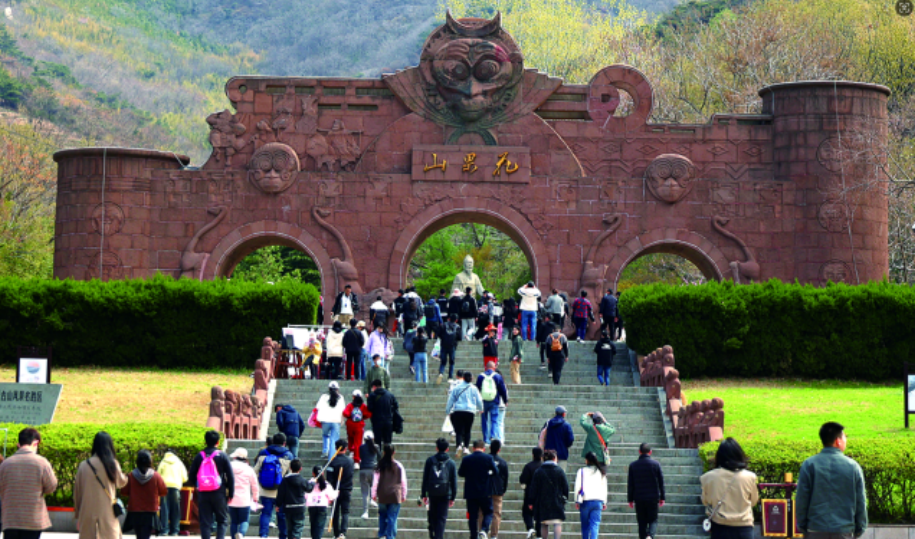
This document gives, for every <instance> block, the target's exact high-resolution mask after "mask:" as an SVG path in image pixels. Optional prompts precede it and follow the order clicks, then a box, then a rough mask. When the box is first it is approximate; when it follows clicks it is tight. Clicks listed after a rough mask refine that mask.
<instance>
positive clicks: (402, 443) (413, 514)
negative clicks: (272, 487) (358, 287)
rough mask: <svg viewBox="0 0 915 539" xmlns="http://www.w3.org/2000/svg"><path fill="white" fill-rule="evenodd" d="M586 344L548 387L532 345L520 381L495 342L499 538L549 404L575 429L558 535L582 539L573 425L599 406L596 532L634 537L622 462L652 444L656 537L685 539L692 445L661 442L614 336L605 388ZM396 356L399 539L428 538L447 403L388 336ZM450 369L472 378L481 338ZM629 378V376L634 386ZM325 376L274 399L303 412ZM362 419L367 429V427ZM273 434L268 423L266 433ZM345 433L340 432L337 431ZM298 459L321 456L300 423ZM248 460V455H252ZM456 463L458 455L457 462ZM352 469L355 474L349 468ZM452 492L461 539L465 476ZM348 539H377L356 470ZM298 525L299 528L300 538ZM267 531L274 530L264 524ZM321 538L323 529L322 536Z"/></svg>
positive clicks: (517, 534)
mask: <svg viewBox="0 0 915 539" xmlns="http://www.w3.org/2000/svg"><path fill="white" fill-rule="evenodd" d="M593 348H594V343H593V342H585V343H576V342H570V343H569V349H570V357H569V362H568V363H566V365H565V368H564V369H563V371H562V377H561V383H560V385H553V383H552V381H551V379H550V377H549V375H548V372H547V370H545V369H543V370H541V369H540V368H539V367H540V359H539V350H538V349H537V348H536V346H534V344H533V343H525V348H524V351H525V360H524V363H523V365H522V368H521V379H522V384H521V385H514V384H511V383H510V381H509V378H510V376H509V368H508V359H507V358H508V352H509V350H510V346H509V344H508V343H507V342H504V343H500V346H499V353H500V358H501V361H500V370H501V371H502V372H503V373H504V376H505V378H506V383H507V386H508V392H509V402H508V408H507V415H506V420H505V440H504V442H505V444H506V445H505V447H503V449H502V451H501V456H502V457H503V458H504V459H505V460H506V461H508V464H509V487H508V491H507V492H506V494H505V498H504V502H503V508H502V525H501V530H500V531H499V537H503V538H516V539H517V538H521V537H523V536H524V535H526V532H527V530H526V528H525V526H524V521H523V520H522V518H521V504H522V502H521V500H522V495H523V491H522V490H521V488H520V484H519V482H518V478H519V477H520V475H521V469H522V468H523V467H524V465H525V464H526V463H527V462H529V461H530V459H531V448H532V447H533V446H535V445H536V444H537V439H538V434H539V432H540V428H541V427H542V426H543V424H544V422H545V421H547V420H548V419H549V418H550V417H552V416H553V414H554V409H555V407H556V406H557V405H560V404H561V405H563V406H565V407H566V409H567V410H568V414H567V419H568V421H569V422H570V423H571V424H572V427H573V430H574V432H575V445H574V446H573V447H572V448H571V450H570V458H569V466H568V480H569V488H570V502H569V503H567V504H566V522H565V524H564V525H563V533H564V534H567V535H568V536H570V537H573V536H580V534H581V526H580V523H579V517H578V512H577V510H576V509H575V504H574V499H575V496H574V492H571V491H572V490H574V484H575V474H576V473H577V471H578V469H579V468H580V467H581V465H582V464H583V462H584V459H583V458H582V457H581V449H582V446H583V442H584V439H585V432H584V430H583V429H582V428H581V427H580V426H579V420H580V418H581V416H582V415H583V414H584V413H586V412H590V411H598V410H599V411H601V412H602V413H603V414H604V416H605V417H606V418H607V421H608V423H609V424H611V425H612V426H613V427H614V428H615V429H616V434H615V435H614V436H613V437H612V438H611V439H610V440H609V441H608V444H609V447H610V455H611V457H612V462H611V464H610V466H609V468H608V475H607V480H608V490H609V495H608V502H607V510H606V511H604V512H603V516H602V520H601V526H600V534H601V536H605V537H620V538H622V537H626V538H633V537H637V536H638V528H637V525H636V519H635V511H634V510H633V509H630V508H629V505H628V504H627V503H626V480H627V470H628V465H629V463H630V462H632V461H633V460H635V459H636V458H637V457H638V447H639V444H640V443H642V442H647V443H649V444H651V446H652V448H653V457H654V458H655V459H657V460H658V461H659V462H660V463H661V466H662V468H663V472H664V479H665V486H666V493H667V503H666V504H665V505H664V507H663V508H661V509H660V517H659V523H658V531H657V535H659V536H663V537H664V538H674V539H687V538H697V537H700V536H702V535H704V534H703V533H702V528H701V521H702V518H703V515H702V513H703V508H702V506H701V504H700V500H699V495H700V486H699V476H700V475H701V473H702V466H701V462H700V461H699V458H698V455H697V452H696V450H694V449H672V448H668V441H667V440H668V439H667V436H666V434H665V429H664V423H663V418H662V415H661V407H660V404H659V400H658V392H657V389H656V388H640V387H635V386H636V385H637V380H638V376H637V374H636V375H635V376H633V372H632V368H631V363H630V360H629V351H628V349H627V348H626V346H625V344H623V343H618V345H617V356H616V358H615V362H614V367H613V371H612V375H611V378H612V380H611V382H612V385H610V386H609V387H603V386H600V385H598V383H597V376H596V366H595V355H594V352H593ZM395 349H396V350H397V355H396V357H395V358H394V360H393V362H392V365H390V371H391V378H392V386H393V387H392V388H391V391H392V392H393V393H394V395H395V396H396V397H397V401H398V403H399V405H400V411H401V414H402V415H403V417H404V420H405V424H404V432H403V434H402V435H395V436H394V445H395V447H396V454H395V459H397V460H398V461H400V462H402V463H403V464H404V466H406V468H407V480H408V486H409V499H408V500H407V501H406V502H405V503H404V504H403V506H402V508H401V511H400V517H399V519H398V532H397V535H398V538H401V539H426V538H428V537H429V533H428V531H427V524H426V522H427V521H426V510H425V508H424V507H420V506H418V504H417V498H418V497H419V494H420V486H421V484H422V470H423V465H424V463H425V460H426V458H427V457H429V456H430V455H431V454H433V453H434V452H435V440H436V439H437V438H439V437H440V436H445V437H446V438H448V439H449V440H450V441H451V442H452V456H453V441H454V439H453V437H450V436H449V435H448V434H447V433H444V434H443V433H442V430H441V427H442V423H443V421H444V416H445V405H446V401H447V389H448V383H447V370H446V372H445V375H446V380H445V381H443V382H442V384H441V385H437V384H436V383H435V381H436V377H437V375H438V363H437V361H436V362H433V361H430V366H429V383H428V384H422V383H416V382H414V381H412V379H411V375H410V370H409V358H408V356H407V354H406V352H405V351H404V350H403V349H402V347H401V345H400V342H395ZM455 355H456V362H455V370H457V369H471V370H472V371H473V373H474V376H475V377H476V375H477V374H479V373H480V372H481V371H482V368H483V359H482V346H481V344H480V343H479V342H462V343H460V345H459V346H458V348H457V353H456V354H455ZM634 380H635V383H634ZM340 385H341V392H342V394H343V395H344V396H345V398H346V399H347V401H348V400H349V399H350V395H351V394H352V391H353V390H354V389H357V388H358V389H362V387H363V384H362V383H361V382H341V384H340ZM326 388H327V381H326V380H278V381H277V390H276V395H275V398H274V402H275V403H280V404H291V405H293V406H294V407H295V408H296V409H297V410H299V412H300V413H301V414H302V416H303V417H307V415H308V414H309V413H310V412H311V409H312V408H313V407H314V404H315V403H316V402H317V399H318V398H319V396H320V394H321V393H322V392H325V391H326V390H327V389H326ZM370 423H371V422H370V421H366V428H369V427H370ZM473 429H474V430H473V437H474V438H477V437H481V427H480V418H479V416H477V418H476V419H475V421H474V425H473ZM274 432H276V425H275V423H274V422H273V421H271V429H270V433H271V434H272V433H274ZM341 436H342V437H345V429H341ZM239 446H242V447H246V448H247V449H248V451H249V453H251V454H252V457H253V455H254V454H256V452H257V451H258V450H260V449H261V448H263V446H264V444H263V443H262V442H246V441H237V440H231V441H230V451H231V449H233V448H235V447H239ZM298 456H299V458H300V459H301V460H302V462H303V469H304V470H306V472H305V473H308V471H310V470H311V467H312V466H314V465H316V464H323V462H322V459H321V431H320V429H312V428H309V429H307V432H306V433H305V434H304V435H303V436H302V438H301V443H300V446H299V455H298ZM252 462H253V459H252ZM456 463H457V464H458V465H460V460H459V459H458V460H457V461H456ZM357 474H358V472H357ZM458 482H459V484H458V499H457V500H456V502H455V505H454V508H453V509H451V511H450V512H449V519H448V526H447V532H446V533H447V535H448V536H449V537H454V538H457V537H467V535H468V533H469V531H468V527H467V521H466V505H465V503H464V500H463V499H462V495H463V488H464V484H463V483H464V481H463V479H460V478H459V480H458ZM352 500H353V501H352V504H351V506H350V520H349V532H348V533H347V537H348V538H358V539H370V538H375V537H377V536H378V534H377V531H378V518H377V511H376V510H375V509H374V508H371V509H370V510H369V519H368V520H363V519H362V518H360V516H361V514H362V500H361V493H360V490H359V482H358V477H356V478H355V488H354V490H353V496H352ZM251 525H252V529H251V530H250V531H249V532H248V534H249V535H257V531H256V530H257V527H256V526H257V518H256V517H254V516H252V518H251ZM307 530H308V528H307V525H306V535H307V533H308V532H307ZM271 533H272V534H275V533H276V530H272V532H271ZM327 535H328V536H329V535H330V534H327Z"/></svg>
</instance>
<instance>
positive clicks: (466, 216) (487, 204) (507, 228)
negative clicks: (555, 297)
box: [388, 198, 552, 290]
mask: <svg viewBox="0 0 915 539" xmlns="http://www.w3.org/2000/svg"><path fill="white" fill-rule="evenodd" d="M458 223H476V224H483V225H489V226H492V227H494V228H496V229H498V230H500V231H501V232H503V233H505V234H506V235H508V237H510V238H511V239H512V241H514V242H515V243H516V244H518V246H519V247H520V248H521V250H522V251H523V252H524V255H525V256H526V257H527V260H528V263H529V264H530V266H531V273H532V274H533V276H534V282H536V283H537V285H538V286H540V287H544V286H545V287H549V286H551V283H552V280H551V274H550V264H549V258H548V253H547V250H546V248H545V247H544V245H543V242H541V240H540V235H539V234H538V233H537V231H536V230H535V229H534V227H533V226H531V224H530V222H528V220H527V219H526V218H525V217H524V216H523V215H521V214H520V213H519V212H517V211H516V210H514V209H512V208H510V207H508V206H506V205H504V204H502V203H500V202H499V201H496V200H491V199H484V198H460V199H447V200H444V201H442V202H439V203H438V204H435V205H433V206H430V207H428V208H426V209H425V210H424V211H422V212H420V213H419V214H417V215H416V217H414V218H413V220H412V221H411V223H410V224H409V225H408V226H407V227H406V228H405V229H404V230H403V232H401V233H400V236H399V237H398V238H397V241H396V242H395V244H394V249H393V252H392V253H391V262H390V265H389V266H388V286H389V287H390V288H391V289H392V290H397V289H398V288H403V284H404V281H405V272H406V266H407V264H408V263H409V261H410V259H411V258H412V257H413V255H414V254H415V253H416V250H417V249H418V248H419V246H420V245H422V243H423V242H424V241H425V240H426V239H427V238H428V237H429V236H431V235H432V234H434V233H435V232H437V231H439V230H441V229H442V228H445V227H446V226H449V225H454V224H458Z"/></svg>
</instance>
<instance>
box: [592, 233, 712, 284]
mask: <svg viewBox="0 0 915 539" xmlns="http://www.w3.org/2000/svg"><path fill="white" fill-rule="evenodd" d="M657 253H668V254H674V255H677V256H682V257H683V258H685V259H687V260H689V261H690V262H692V263H693V264H695V265H696V267H697V268H699V270H700V271H701V272H702V273H703V275H705V277H706V278H707V279H714V280H716V281H720V280H722V279H726V278H728V277H729V276H730V273H729V272H730V268H729V266H728V260H727V258H725V256H724V253H722V252H721V250H719V249H718V247H716V246H715V244H713V243H712V242H711V241H709V240H708V239H707V238H705V237H703V236H702V235H700V234H697V233H696V232H692V231H689V230H682V229H656V230H652V231H650V232H646V233H644V234H640V235H639V236H637V237H635V238H633V239H631V240H630V241H629V242H628V243H626V245H624V246H623V247H622V248H620V249H617V250H616V253H615V254H614V256H613V258H612V259H611V260H610V263H609V264H608V265H607V271H606V272H605V277H609V278H610V280H609V281H607V282H609V283H612V285H613V289H614V290H617V288H618V285H619V280H620V276H621V275H622V274H623V270H624V269H626V266H628V265H629V263H630V262H632V261H634V260H635V259H637V258H640V257H642V256H645V255H649V254H657Z"/></svg>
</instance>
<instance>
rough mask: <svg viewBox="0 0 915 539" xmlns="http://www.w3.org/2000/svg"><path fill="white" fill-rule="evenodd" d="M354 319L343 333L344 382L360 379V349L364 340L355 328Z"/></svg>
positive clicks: (355, 322)
mask: <svg viewBox="0 0 915 539" xmlns="http://www.w3.org/2000/svg"><path fill="white" fill-rule="evenodd" d="M358 324H359V322H358V321H356V319H355V318H351V319H350V321H349V325H350V327H349V329H348V330H346V331H345V332H344V333H343V351H344V353H345V354H346V363H345V364H344V366H343V379H344V380H359V379H361V377H362V347H363V346H364V345H365V338H364V337H363V336H362V332H361V331H359V328H358V327H357V326H358Z"/></svg>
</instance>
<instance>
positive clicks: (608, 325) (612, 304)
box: [598, 288, 617, 336]
mask: <svg viewBox="0 0 915 539" xmlns="http://www.w3.org/2000/svg"><path fill="white" fill-rule="evenodd" d="M616 303H617V300H616V296H614V295H613V289H612V288H608V289H607V293H606V294H605V295H604V297H602V298H601V299H600V307H599V308H598V312H600V330H601V331H607V329H609V330H610V331H611V332H612V331H613V328H614V325H615V324H616ZM611 336H612V335H611Z"/></svg>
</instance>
